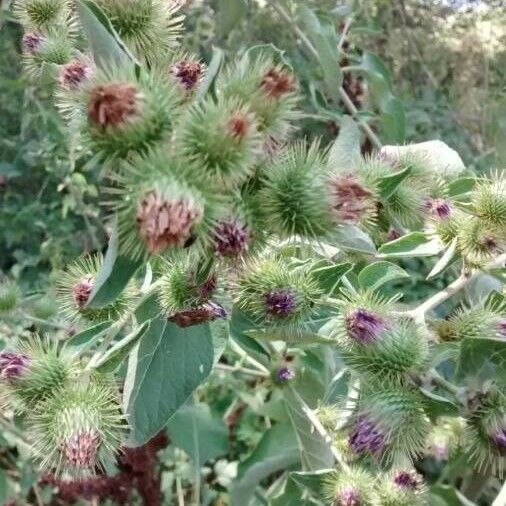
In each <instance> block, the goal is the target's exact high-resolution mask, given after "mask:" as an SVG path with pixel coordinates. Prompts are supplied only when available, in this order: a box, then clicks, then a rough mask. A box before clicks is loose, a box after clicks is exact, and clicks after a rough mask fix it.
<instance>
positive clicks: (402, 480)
mask: <svg viewBox="0 0 506 506" xmlns="http://www.w3.org/2000/svg"><path fill="white" fill-rule="evenodd" d="M422 483H423V478H422V477H421V476H420V475H419V474H418V473H417V472H416V471H397V472H396V473H395V475H394V484H395V485H396V486H397V487H399V488H401V489H405V490H412V491H413V490H419V489H420V487H421V485H422Z"/></svg>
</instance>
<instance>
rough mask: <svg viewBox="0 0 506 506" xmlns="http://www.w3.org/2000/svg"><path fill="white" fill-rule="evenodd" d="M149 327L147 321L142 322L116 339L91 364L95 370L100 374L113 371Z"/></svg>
mask: <svg viewBox="0 0 506 506" xmlns="http://www.w3.org/2000/svg"><path fill="white" fill-rule="evenodd" d="M148 328H149V321H147V322H144V323H143V324H142V325H141V326H140V327H138V328H136V329H135V330H134V331H133V332H131V333H130V334H129V335H128V336H126V337H124V338H123V339H121V341H118V342H117V343H116V344H115V345H114V346H112V347H111V349H110V350H108V351H107V352H106V353H105V354H104V355H103V356H102V357H101V358H100V359H99V360H98V361H97V362H96V364H92V365H91V367H93V368H94V369H95V370H96V371H97V372H99V373H101V374H105V373H111V372H114V371H115V370H116V369H117V368H118V367H119V366H120V365H121V363H122V362H123V360H124V359H125V358H126V357H127V356H128V354H129V353H130V352H131V351H132V350H133V348H134V346H135V345H136V344H137V342H138V341H139V339H140V338H141V337H142V336H143V335H144V333H145V332H146V331H147V330H148Z"/></svg>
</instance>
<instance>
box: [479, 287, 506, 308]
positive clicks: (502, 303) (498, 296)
mask: <svg viewBox="0 0 506 506" xmlns="http://www.w3.org/2000/svg"><path fill="white" fill-rule="evenodd" d="M484 306H485V307H486V308H489V309H492V310H494V311H504V310H505V309H506V295H505V294H502V293H501V292H498V291H497V290H492V291H491V292H490V293H489V295H488V297H487V300H486V301H485V304H484Z"/></svg>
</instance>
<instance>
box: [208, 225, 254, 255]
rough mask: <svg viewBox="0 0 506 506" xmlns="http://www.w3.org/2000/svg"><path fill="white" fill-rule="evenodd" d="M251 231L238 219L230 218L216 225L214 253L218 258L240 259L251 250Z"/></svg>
mask: <svg viewBox="0 0 506 506" xmlns="http://www.w3.org/2000/svg"><path fill="white" fill-rule="evenodd" d="M249 241H250V231H249V229H248V227H247V225H245V224H243V223H241V222H240V221H239V220H238V219H237V218H233V217H229V218H226V219H223V220H220V221H218V222H217V223H216V227H215V229H214V232H213V243H214V251H215V253H216V254H217V255H218V256H221V257H226V258H240V257H242V256H244V255H245V253H246V252H247V251H248V248H249Z"/></svg>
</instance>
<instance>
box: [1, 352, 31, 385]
mask: <svg viewBox="0 0 506 506" xmlns="http://www.w3.org/2000/svg"><path fill="white" fill-rule="evenodd" d="M29 365H30V358H29V357H28V356H27V355H25V354H23V353H13V352H9V351H2V352H0V377H1V378H2V379H5V380H7V381H13V380H16V379H17V378H20V377H21V376H22V375H23V374H24V372H25V371H26V370H27V369H28V367H29Z"/></svg>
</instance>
